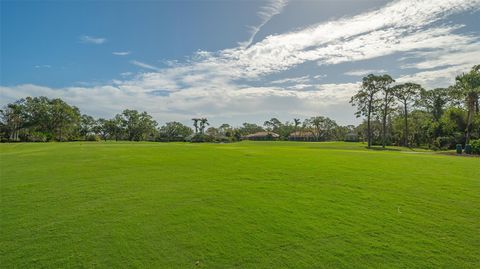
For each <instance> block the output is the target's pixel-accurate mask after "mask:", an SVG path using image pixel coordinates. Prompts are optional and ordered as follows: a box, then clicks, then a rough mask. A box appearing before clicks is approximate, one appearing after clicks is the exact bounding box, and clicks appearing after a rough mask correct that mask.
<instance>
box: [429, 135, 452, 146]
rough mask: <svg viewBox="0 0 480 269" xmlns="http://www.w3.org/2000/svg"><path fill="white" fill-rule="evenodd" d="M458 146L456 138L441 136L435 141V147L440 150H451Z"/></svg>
mask: <svg viewBox="0 0 480 269" xmlns="http://www.w3.org/2000/svg"><path fill="white" fill-rule="evenodd" d="M456 144H457V141H456V139H455V137H452V136H440V137H437V139H435V142H434V143H433V145H434V146H435V147H437V148H439V149H451V148H454V146H455V145H456Z"/></svg>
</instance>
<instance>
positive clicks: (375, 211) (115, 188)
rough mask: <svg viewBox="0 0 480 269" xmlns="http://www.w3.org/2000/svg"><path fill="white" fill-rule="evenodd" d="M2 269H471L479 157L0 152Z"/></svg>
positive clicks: (172, 148) (350, 149) (251, 145)
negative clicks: (35, 268) (33, 268)
mask: <svg viewBox="0 0 480 269" xmlns="http://www.w3.org/2000/svg"><path fill="white" fill-rule="evenodd" d="M0 150H1V164H0V168H1V181H0V184H1V185H0V187H1V189H0V191H1V192H0V194H1V204H0V224H1V227H0V235H1V242H0V243H1V244H0V255H1V256H0V257H1V260H0V267H3V268H15V267H16V268H32V267H37V268H368V267H371V268H480V158H466V157H456V156H447V155H441V154H435V153H429V152H418V151H393V150H392V151H378V150H366V149H365V145H363V144H356V143H353V144H348V143H295V142H241V143H234V144H190V143H146V142H145V143H127V142H120V143H115V142H107V143H104V142H99V143H95V142H92V143H88V142H87V143H81V142H75V143H38V144H33V143H32V144H1V145H0Z"/></svg>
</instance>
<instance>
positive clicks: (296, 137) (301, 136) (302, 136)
mask: <svg viewBox="0 0 480 269" xmlns="http://www.w3.org/2000/svg"><path fill="white" fill-rule="evenodd" d="M288 140H290V141H316V140H317V136H316V135H315V134H314V133H313V132H312V131H309V130H305V131H296V132H293V133H291V134H290V135H289V136H288Z"/></svg>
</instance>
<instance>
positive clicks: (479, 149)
mask: <svg viewBox="0 0 480 269" xmlns="http://www.w3.org/2000/svg"><path fill="white" fill-rule="evenodd" d="M471 146H472V152H473V153H474V154H480V139H477V140H472V141H471Z"/></svg>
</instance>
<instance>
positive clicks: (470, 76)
mask: <svg viewBox="0 0 480 269" xmlns="http://www.w3.org/2000/svg"><path fill="white" fill-rule="evenodd" d="M455 80H456V83H455V85H454V86H453V90H452V92H453V94H454V95H455V96H457V97H459V98H462V99H464V100H465V107H466V109H467V127H466V128H465V144H468V142H469V141H470V133H471V131H472V130H471V129H472V121H473V116H474V114H475V113H478V112H479V109H478V103H479V100H478V99H479V97H480V65H475V66H474V67H473V68H472V70H470V72H468V73H463V74H461V75H460V76H457V77H456V78H455Z"/></svg>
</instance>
